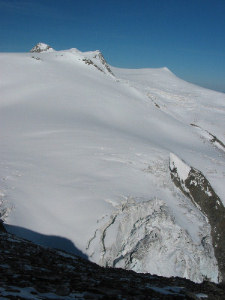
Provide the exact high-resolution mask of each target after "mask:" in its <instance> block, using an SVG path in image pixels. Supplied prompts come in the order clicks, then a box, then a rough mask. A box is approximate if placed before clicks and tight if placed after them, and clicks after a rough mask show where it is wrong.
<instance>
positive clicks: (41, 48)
mask: <svg viewBox="0 0 225 300" xmlns="http://www.w3.org/2000/svg"><path fill="white" fill-rule="evenodd" d="M52 51H54V49H53V48H52V47H51V46H49V45H47V44H45V43H38V44H37V45H36V46H34V47H33V48H32V49H31V50H30V52H38V53H40V52H52Z"/></svg>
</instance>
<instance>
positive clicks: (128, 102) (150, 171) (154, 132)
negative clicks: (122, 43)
mask: <svg viewBox="0 0 225 300" xmlns="http://www.w3.org/2000/svg"><path fill="white" fill-rule="evenodd" d="M99 54H100V52H99V51H93V52H86V53H82V52H80V51H78V50H77V49H70V50H65V51H53V52H41V53H13V54H8V53H1V54H0V128H1V132H0V166H1V167H0V191H1V194H0V201H1V202H2V211H3V209H6V211H5V210H4V213H3V212H2V214H4V216H3V218H4V219H5V220H6V222H7V223H8V224H12V225H15V226H21V227H25V228H27V229H30V230H33V231H37V232H40V233H42V234H49V235H57V236H62V237H65V238H67V239H70V240H71V241H72V242H73V243H74V244H75V246H76V247H77V248H79V249H80V250H81V251H83V252H84V253H86V254H88V255H89V256H90V258H91V259H92V260H94V261H95V262H98V263H104V264H107V261H108V260H107V259H106V258H107V257H109V261H112V257H111V256H112V255H114V254H112V253H111V252H110V249H108V248H107V247H106V248H107V249H104V251H105V252H104V251H103V249H101V248H100V247H94V249H93V248H92V250H91V251H90V249H91V247H89V246H90V244H91V243H98V240H97V238H98V237H99V238H100V237H101V234H99V235H98V234H95V232H97V233H98V232H102V230H103V232H104V235H105V234H106V231H104V228H106V227H107V224H108V219H110V218H111V217H112V216H114V215H115V214H118V210H119V211H120V207H121V205H124V203H130V201H132V203H133V204H132V205H133V207H136V206H137V205H138V203H143V204H142V206H141V207H145V205H146V204H145V203H150V204H151V203H153V206H154V205H156V206H157V209H159V207H160V205H162V203H163V205H164V206H165V210H166V212H167V216H168V220H169V221H168V224H169V225H168V226H170V228H171V230H170V235H171V236H170V239H169V240H168V239H167V237H165V238H166V239H167V242H166V243H170V247H169V248H168V249H167V248H166V244H165V251H162V253H161V254H160V255H161V256H160V255H159V256H157V257H156V258H157V259H155V258H154V257H151V258H149V260H148V261H147V262H146V261H145V270H144V271H148V272H151V268H153V266H154V268H153V270H154V272H156V273H158V274H159V275H166V276H170V274H172V275H179V276H183V277H187V278H191V279H193V280H195V281H201V280H202V279H203V278H204V276H207V277H209V278H211V279H212V280H214V281H217V276H218V268H217V264H216V261H215V257H214V255H213V250H212V249H211V248H210V249H211V250H210V251H208V252H207V250H206V249H205V248H204V247H203V246H202V243H201V240H202V238H203V237H207V240H208V241H209V247H211V246H210V245H211V240H210V239H211V237H210V226H209V225H208V224H207V220H205V218H204V217H203V216H202V214H201V212H200V211H199V210H198V209H197V208H196V207H195V206H194V205H193V204H192V203H190V201H189V200H188V199H187V198H186V197H185V196H184V195H183V194H182V193H181V192H180V191H179V190H178V189H177V188H176V187H175V186H174V184H173V182H172V181H171V178H170V171H169V155H170V153H174V154H175V155H176V156H178V157H180V158H181V159H184V160H185V161H186V162H187V163H188V164H189V165H191V166H194V167H196V168H197V169H199V170H201V171H202V172H203V173H204V174H205V176H206V177H207V178H208V180H209V181H210V182H211V184H212V186H213V187H214V188H215V190H216V192H217V194H218V195H219V197H221V200H222V201H223V203H225V197H224V178H225V168H224V167H225V160H224V152H223V149H222V150H221V149H219V148H217V147H216V146H215V145H214V144H212V143H210V142H209V141H208V140H207V139H205V138H203V137H202V135H201V134H200V133H199V131H198V130H196V127H195V126H190V123H195V124H196V125H199V126H201V127H202V128H203V129H204V130H208V131H209V132H210V133H212V134H214V135H216V136H217V137H218V138H219V139H220V140H222V141H223V142H224V140H225V138H224V126H223V125H224V109H225V96H224V94H221V93H217V92H213V91H210V90H206V89H203V88H200V87H196V86H193V85H191V84H189V83H186V82H184V81H182V80H180V79H178V78H177V77H175V76H174V75H173V74H172V73H171V72H170V71H168V70H167V69H158V70H157V69H147V70H123V69H117V68H111V67H110V68H109V66H108V65H107V64H106V62H105V61H104V60H103V59H102V58H101V57H102V56H101V55H99ZM110 69H111V70H112V72H110V71H109V70H110ZM113 74H114V75H115V76H114V75H113ZM156 104H157V105H158V106H157V105H156ZM131 199H132V200H131ZM154 199H159V200H160V201H159V202H157V203H158V204H157V203H155V200H154ZM151 200H152V202H151ZM159 203H161V204H160V205H159ZM128 206H129V205H128ZM135 209H136V208H135ZM148 210H149V211H151V213H152V209H151V208H148V209H145V212H143V211H142V212H140V217H141V216H142V217H144V218H145V217H147V216H146V212H147V211H148ZM151 213H150V214H151ZM119 214H120V215H121V213H119ZM143 214H145V215H143ZM127 215H129V216H131V215H132V214H131V213H130V209H129V212H128V213H125V215H124V219H123V216H121V218H122V219H123V220H122V221H121V222H122V223H121V222H120V224H125V225H124V226H125V228H126V218H127ZM135 218H136V217H135ZM132 220H133V223H132V222H131V224H130V225H129V226H128V227H129V228H130V226H131V228H132V226H133V225H134V222H136V221H137V220H136V219H132ZM171 220H172V221H171ZM149 222H151V221H149V220H148V226H147V225H146V226H145V225H144V226H145V227H144V228H145V230H148V229H146V228H148V227H149V226H150V225H151V226H152V224H150V225H149ZM165 222H167V221H165ZM156 223H157V224H158V225H157V226H160V219H157V220H156ZM118 226H122V225H119V223H118ZM118 226H115V229H114V230H110V231H109V232H110V234H109V235H107V237H106V238H107V239H109V240H110V242H109V244H108V245H109V247H111V243H113V245H114V246H115V247H117V246H116V245H117V243H120V240H118V238H116V235H117V233H118ZM165 226H166V225H165ZM175 227H176V230H175V229H174V231H173V228H175ZM142 228H143V227H142ZM159 229H160V228H159ZM140 230H142V229H140ZM173 232H175V233H174V235H173ZM179 233H180V234H181V235H182V236H183V240H184V241H186V242H187V243H191V245H193V246H191V247H188V251H186V249H187V247H186V246H187V244H185V243H186V242H184V244H183V248H182V245H180V243H177V242H175V241H177V236H179ZM125 234H126V235H128V239H129V238H130V232H125ZM138 236H139V233H138V232H137V233H136V239H137V241H136V242H135V243H137V242H138ZM26 237H27V238H29V236H26ZM104 238H105V236H104ZM162 239H163V237H162ZM132 243H133V242H132ZM132 243H131V244H132ZM131 244H130V245H128V246H127V247H128V248H129V247H130V248H132V247H133V246H131ZM149 245H150V244H149ZM151 245H152V244H151ZM151 245H150V246H151ZM150 246H149V247H150ZM151 247H153V250H154V245H153V246H151ZM157 247H158V246H157ZM196 249H198V250H196ZM106 250H107V251H109V252H107V251H106ZM146 251H148V249H146ZM196 251H197V252H198V253H199V254H198V256H195V253H196ZM106 252H107V253H108V254H107V255H106ZM153 252H154V253H156V251H153ZM209 253H210V254H209ZM172 254H173V259H172V261H173V263H171V262H169V261H170V258H171V255H172ZM143 257H144V256H143ZM143 257H142V258H140V259H139V261H138V266H139V265H141V264H142V263H143V259H144V258H143ZM199 257H200V258H199ZM161 258H163V259H162V260H161ZM156 261H157V262H156ZM167 261H168V267H166V262H167ZM180 261H182V266H180ZM171 265H172V267H173V269H171V268H172V267H171ZM192 265H195V270H196V271H195V274H193V273H190V272H189V268H190V266H192ZM196 266H197V267H196ZM129 268H133V267H132V264H129ZM136 269H138V271H141V270H142V268H141V267H138V268H137V267H136ZM169 269H171V272H170V271H169Z"/></svg>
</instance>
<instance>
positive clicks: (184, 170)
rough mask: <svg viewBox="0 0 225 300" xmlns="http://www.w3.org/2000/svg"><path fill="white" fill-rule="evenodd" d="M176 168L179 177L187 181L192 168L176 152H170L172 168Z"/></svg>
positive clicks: (172, 169)
mask: <svg viewBox="0 0 225 300" xmlns="http://www.w3.org/2000/svg"><path fill="white" fill-rule="evenodd" d="M175 169H176V171H177V174H178V176H179V178H180V179H181V180H183V181H185V180H186V179H187V178H188V175H189V172H190V170H191V168H190V167H189V166H188V165H187V164H186V163H185V162H184V161H182V160H181V159H180V158H179V157H177V156H176V155H175V154H173V153H170V170H171V171H174V170H175Z"/></svg>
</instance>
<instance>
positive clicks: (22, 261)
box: [0, 232, 225, 300]
mask: <svg viewBox="0 0 225 300" xmlns="http://www.w3.org/2000/svg"><path fill="white" fill-rule="evenodd" d="M0 269H1V272H0V298H1V299H201V298H202V297H206V296H207V297H208V298H207V299H209V300H210V299H211V300H216V299H225V292H224V289H223V288H224V286H223V285H222V284H220V285H216V284H214V283H210V282H203V283H202V284H195V283H193V282H191V281H189V280H186V279H182V278H177V277H176V278H175V277H174V278H164V277H159V276H155V275H153V276H152V275H150V274H137V273H135V272H133V271H126V270H123V269H113V268H102V267H100V266H98V265H96V264H94V263H91V262H89V261H87V260H84V259H82V258H80V257H78V256H74V255H70V254H67V253H65V252H62V251H57V250H51V249H49V248H45V247H41V246H39V245H36V244H33V243H32V242H29V241H26V240H23V239H21V238H18V237H16V236H14V235H11V234H8V233H2V232H1V233H0Z"/></svg>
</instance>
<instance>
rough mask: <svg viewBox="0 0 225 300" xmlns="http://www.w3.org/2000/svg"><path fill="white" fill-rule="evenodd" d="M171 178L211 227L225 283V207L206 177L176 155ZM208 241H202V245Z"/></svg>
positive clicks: (171, 168)
mask: <svg viewBox="0 0 225 300" xmlns="http://www.w3.org/2000/svg"><path fill="white" fill-rule="evenodd" d="M170 171H171V178H172V180H173V182H174V183H175V185H176V186H177V187H178V188H179V189H180V190H181V191H182V192H183V193H184V194H185V195H186V196H188V197H189V198H190V199H191V201H192V202H193V203H194V204H195V205H196V206H197V208H198V209H199V210H200V211H201V212H202V213H203V214H204V215H205V217H206V218H207V220H208V222H209V224H210V225H211V236H212V242H213V247H214V252H215V257H216V259H217V261H218V267H219V271H220V276H219V281H223V282H224V281H225V207H224V206H223V203H222V202H221V200H220V198H219V196H218V195H217V194H216V193H215V191H214V189H213V188H212V186H211V185H210V183H209V181H208V180H207V179H206V177H205V176H204V175H203V174H202V173H201V172H200V171H199V170H197V169H195V168H193V167H190V166H188V165H187V164H186V163H185V162H184V161H182V160H180V159H179V158H178V157H177V156H176V155H174V154H171V155H170ZM205 242H206V241H205V240H204V239H202V244H204V243H205Z"/></svg>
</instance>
